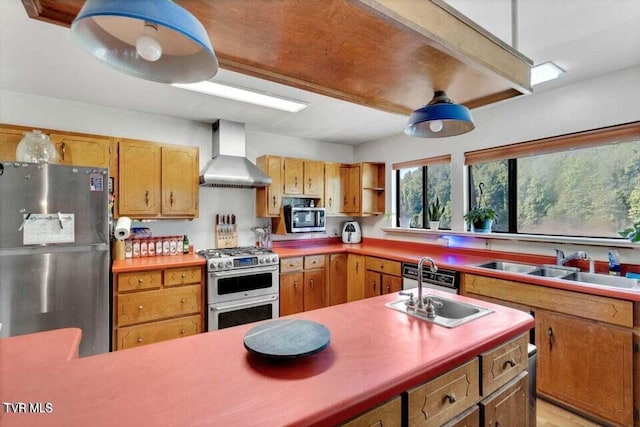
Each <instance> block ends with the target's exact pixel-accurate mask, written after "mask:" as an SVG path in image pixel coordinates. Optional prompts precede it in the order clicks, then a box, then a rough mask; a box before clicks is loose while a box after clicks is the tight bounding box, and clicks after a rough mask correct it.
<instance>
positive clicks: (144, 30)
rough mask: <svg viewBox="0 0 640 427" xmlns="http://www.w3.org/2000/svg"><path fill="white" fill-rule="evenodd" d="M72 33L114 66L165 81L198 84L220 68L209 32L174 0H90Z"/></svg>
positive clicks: (95, 53)
mask: <svg viewBox="0 0 640 427" xmlns="http://www.w3.org/2000/svg"><path fill="white" fill-rule="evenodd" d="M71 35H72V37H73V38H74V39H75V40H76V41H77V42H78V43H79V44H80V46H82V48H83V49H85V50H86V51H87V52H89V53H90V54H92V55H94V56H95V57H96V58H98V59H99V60H100V61H102V62H104V63H105V64H107V65H109V66H110V67H112V68H114V69H116V70H118V71H121V72H123V73H126V74H130V75H132V76H136V77H140V78H142V79H147V80H153V81H156V82H160V83H195V82H200V81H203V80H208V79H210V78H211V77H213V76H214V75H215V74H216V73H217V72H218V60H217V59H216V55H215V53H214V52H213V47H212V46H211V42H210V41H209V36H208V35H207V31H206V30H205V28H204V27H203V26H202V24H201V23H200V21H198V20H197V19H196V18H195V17H194V16H193V15H192V14H191V13H189V12H188V11H187V10H186V9H184V8H182V7H180V6H178V5H177V4H175V3H174V2H172V1H170V0H133V1H132V0H87V2H86V3H85V4H84V6H83V7H82V9H81V10H80V13H78V16H77V17H76V19H75V20H74V21H73V23H72V24H71Z"/></svg>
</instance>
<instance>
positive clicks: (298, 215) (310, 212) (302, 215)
mask: <svg viewBox="0 0 640 427" xmlns="http://www.w3.org/2000/svg"><path fill="white" fill-rule="evenodd" d="M325 220H326V212H325V209H324V208H312V207H295V206H290V205H289V206H285V207H284V222H285V225H286V227H287V233H307V232H311V231H325V229H326V223H325Z"/></svg>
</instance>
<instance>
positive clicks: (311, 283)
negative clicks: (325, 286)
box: [309, 279, 313, 289]
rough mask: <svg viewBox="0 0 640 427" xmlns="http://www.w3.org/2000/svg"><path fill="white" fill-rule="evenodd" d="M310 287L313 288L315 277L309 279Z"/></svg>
mask: <svg viewBox="0 0 640 427" xmlns="http://www.w3.org/2000/svg"><path fill="white" fill-rule="evenodd" d="M309 287H310V288H311V289H313V279H311V280H309Z"/></svg>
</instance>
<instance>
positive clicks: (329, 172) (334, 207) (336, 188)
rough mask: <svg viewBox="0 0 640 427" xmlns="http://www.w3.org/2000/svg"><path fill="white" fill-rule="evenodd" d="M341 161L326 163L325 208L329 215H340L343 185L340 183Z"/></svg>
mask: <svg viewBox="0 0 640 427" xmlns="http://www.w3.org/2000/svg"><path fill="white" fill-rule="evenodd" d="M341 166H342V164H341V163H333V162H325V163H324V199H323V200H324V208H325V209H326V213H327V216H335V215H340V203H341V202H340V201H341V200H342V186H341V185H340V167H341Z"/></svg>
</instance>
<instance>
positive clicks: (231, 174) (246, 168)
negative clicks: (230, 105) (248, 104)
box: [200, 120, 271, 188]
mask: <svg viewBox="0 0 640 427" xmlns="http://www.w3.org/2000/svg"><path fill="white" fill-rule="evenodd" d="M211 126H212V131H213V141H212V142H213V150H212V156H213V159H211V160H209V162H208V163H207V166H206V167H205V168H204V170H203V171H202V174H201V175H200V185H201V186H205V187H229V188H258V187H266V186H268V185H270V184H271V178H270V177H268V176H267V175H266V174H265V173H264V172H262V171H261V170H260V168H258V167H257V166H256V165H254V164H253V163H251V162H250V161H249V159H247V158H246V157H245V142H246V141H245V130H244V123H237V122H230V121H227V120H218V121H217V122H215V123H213V124H212V125H211Z"/></svg>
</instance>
